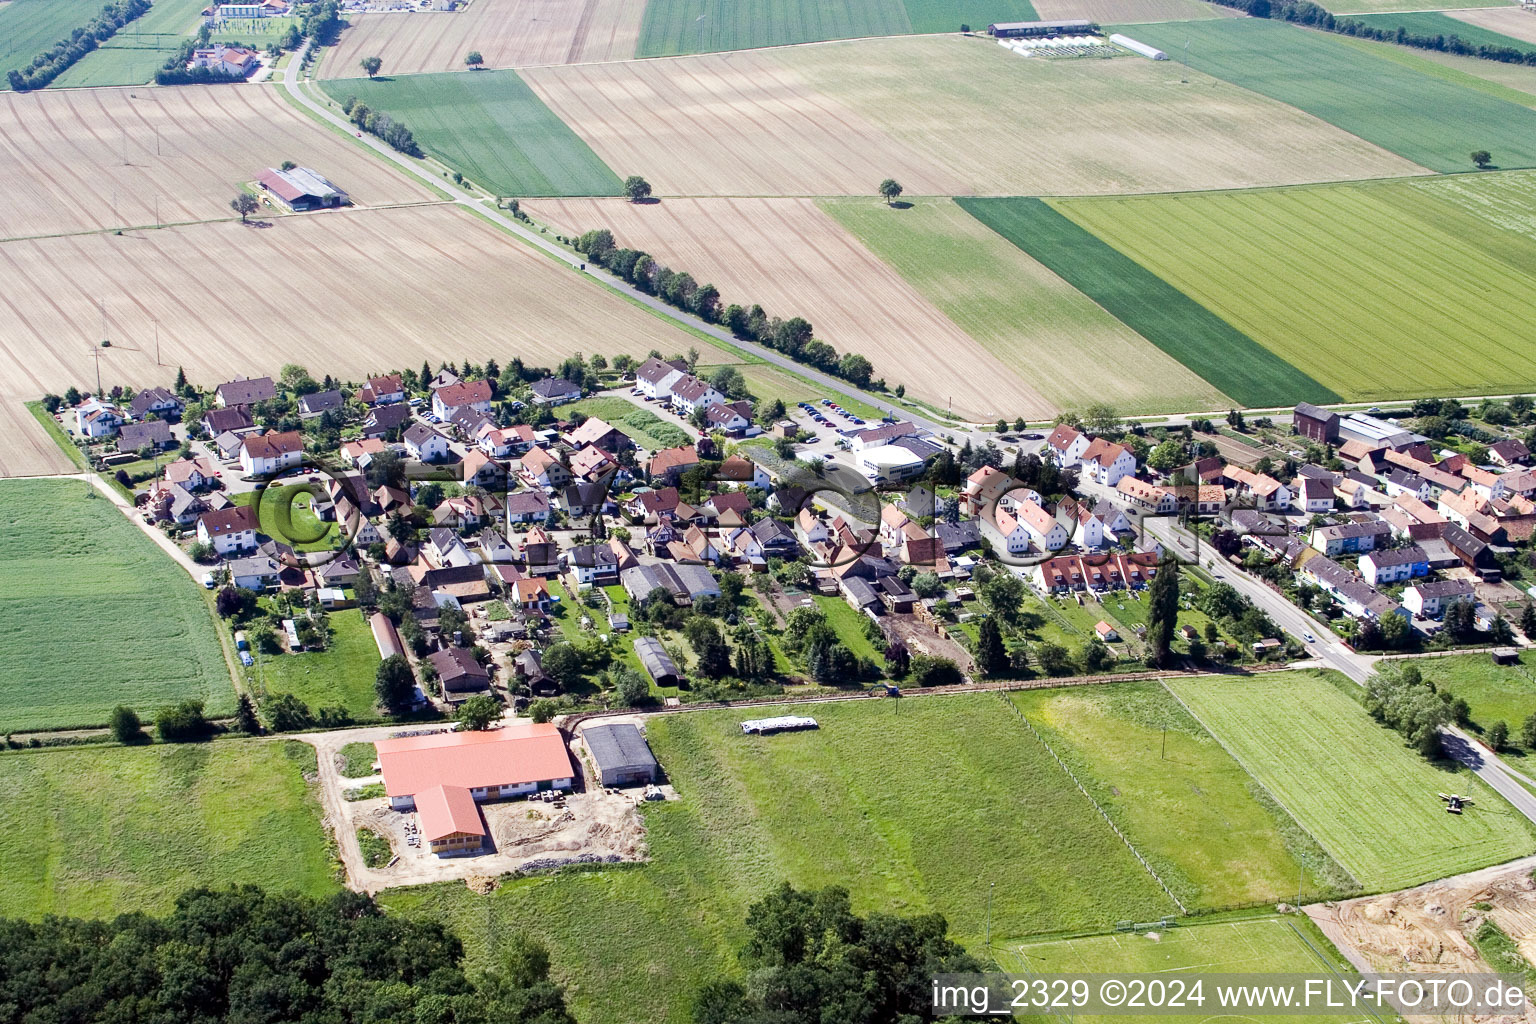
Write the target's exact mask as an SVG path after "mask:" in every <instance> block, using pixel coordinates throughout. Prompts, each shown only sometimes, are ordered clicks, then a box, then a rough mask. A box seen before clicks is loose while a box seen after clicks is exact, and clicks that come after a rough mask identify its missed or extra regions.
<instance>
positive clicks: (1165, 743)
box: [156, 360, 1168, 761]
mask: <svg viewBox="0 0 1536 1024" xmlns="http://www.w3.org/2000/svg"><path fill="white" fill-rule="evenodd" d="M156 362H159V360H156ZM1158 757H1159V759H1160V760H1163V761H1166V760H1168V727H1167V726H1166V725H1165V726H1163V752H1162V753H1161V754H1160V755H1158Z"/></svg>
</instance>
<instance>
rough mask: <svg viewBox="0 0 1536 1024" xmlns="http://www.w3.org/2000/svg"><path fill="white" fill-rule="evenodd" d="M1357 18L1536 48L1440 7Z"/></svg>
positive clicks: (1485, 42)
mask: <svg viewBox="0 0 1536 1024" xmlns="http://www.w3.org/2000/svg"><path fill="white" fill-rule="evenodd" d="M1474 6H1475V5H1474ZM1355 20H1357V21H1361V22H1364V23H1365V24H1367V25H1369V26H1371V27H1372V28H1378V29H1382V30H1384V31H1387V32H1392V31H1395V30H1396V29H1397V28H1398V26H1402V27H1403V28H1404V29H1406V30H1407V31H1408V32H1411V33H1413V34H1414V35H1423V36H1445V37H1446V38H1450V37H1451V36H1460V37H1461V41H1462V42H1464V43H1470V44H1472V45H1473V46H1484V45H1486V46H1512V47H1514V48H1515V49H1517V50H1527V51H1529V50H1536V47H1533V46H1532V45H1531V44H1530V43H1528V42H1526V41H1525V40H1523V39H1516V38H1515V37H1514V36H1507V35H1505V34H1504V33H1502V32H1495V31H1493V30H1492V29H1487V28H1483V27H1482V26H1481V25H1470V24H1468V23H1467V22H1465V21H1459V20H1457V19H1456V18H1453V17H1451V16H1450V15H1448V14H1441V13H1440V12H1439V11H1411V12H1403V13H1400V14H1369V15H1365V16H1363V17H1360V18H1357V19H1355Z"/></svg>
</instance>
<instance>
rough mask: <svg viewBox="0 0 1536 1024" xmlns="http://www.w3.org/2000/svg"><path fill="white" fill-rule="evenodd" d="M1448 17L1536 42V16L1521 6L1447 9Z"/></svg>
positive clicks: (1512, 37) (1515, 37)
mask: <svg viewBox="0 0 1536 1024" xmlns="http://www.w3.org/2000/svg"><path fill="white" fill-rule="evenodd" d="M1445 14H1446V15H1447V16H1448V17H1452V18H1455V19H1456V20H1457V21H1464V22H1466V23H1467V24H1468V25H1476V26H1477V27H1478V28H1486V29H1487V30H1488V31H1490V32H1502V33H1503V34H1504V35H1506V36H1509V37H1510V38H1511V39H1519V40H1522V41H1524V42H1527V43H1536V17H1532V16H1531V12H1530V11H1527V10H1523V9H1521V8H1519V7H1488V8H1483V9H1475V8H1474V9H1472V10H1465V11H1446V12H1445Z"/></svg>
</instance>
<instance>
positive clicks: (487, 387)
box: [432, 380, 492, 421]
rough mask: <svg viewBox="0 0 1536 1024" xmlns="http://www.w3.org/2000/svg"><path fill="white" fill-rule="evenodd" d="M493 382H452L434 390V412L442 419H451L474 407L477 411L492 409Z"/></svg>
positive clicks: (485, 411)
mask: <svg viewBox="0 0 1536 1024" xmlns="http://www.w3.org/2000/svg"><path fill="white" fill-rule="evenodd" d="M491 397H492V396H491V382H490V381H486V380H475V381H468V382H464V381H461V382H459V383H458V384H450V385H449V386H448V387H445V388H438V389H437V390H436V391H434V392H432V414H433V415H434V416H436V417H437V418H438V419H440V420H444V421H446V420H450V419H452V418H453V417H454V416H455V415H456V414H457V413H459V412H461V411H463V410H465V409H472V410H474V411H475V412H479V413H487V412H490V411H491Z"/></svg>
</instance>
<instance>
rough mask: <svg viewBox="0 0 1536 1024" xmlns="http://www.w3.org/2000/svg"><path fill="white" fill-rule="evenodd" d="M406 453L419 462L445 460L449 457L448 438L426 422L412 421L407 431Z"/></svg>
mask: <svg viewBox="0 0 1536 1024" xmlns="http://www.w3.org/2000/svg"><path fill="white" fill-rule="evenodd" d="M404 440H405V451H406V454H407V455H409V456H410V457H411V458H413V459H415V460H416V461H417V462H443V461H444V460H446V459H447V458H448V454H449V452H450V450H451V449H450V448H449V446H448V439H447V438H446V437H444V436H443V435H442V434H439V433H438V432H437V431H436V430H434V429H432V427H430V426H428V425H427V424H425V423H412V424H411V426H410V428H409V429H408V430H406V432H405V439H404Z"/></svg>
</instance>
